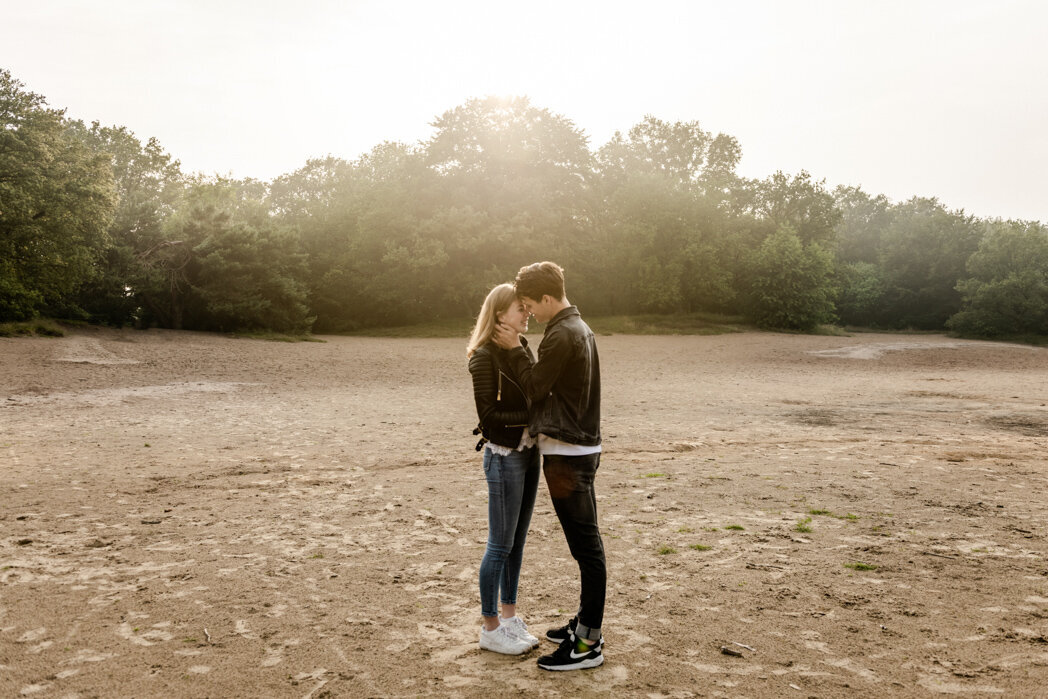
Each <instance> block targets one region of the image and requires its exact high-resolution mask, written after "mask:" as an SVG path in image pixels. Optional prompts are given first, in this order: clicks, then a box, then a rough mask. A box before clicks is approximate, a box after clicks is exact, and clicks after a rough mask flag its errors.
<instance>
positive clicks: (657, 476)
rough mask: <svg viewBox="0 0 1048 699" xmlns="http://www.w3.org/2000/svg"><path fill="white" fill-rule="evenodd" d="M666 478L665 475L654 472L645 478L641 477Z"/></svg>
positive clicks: (646, 474)
mask: <svg viewBox="0 0 1048 699" xmlns="http://www.w3.org/2000/svg"><path fill="white" fill-rule="evenodd" d="M665 477H666V474H665V473H659V472H657V471H653V472H651V473H645V474H644V475H643V476H641V478H665Z"/></svg>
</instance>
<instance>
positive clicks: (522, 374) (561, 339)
mask: <svg viewBox="0 0 1048 699" xmlns="http://www.w3.org/2000/svg"><path fill="white" fill-rule="evenodd" d="M571 353H572V348H571V344H570V337H569V336H567V335H566V334H565V333H562V332H557V331H554V332H551V333H549V334H548V335H546V337H544V338H543V339H542V344H540V345H539V358H538V360H537V361H535V362H534V363H532V361H531V357H530V356H529V354H528V352H527V350H525V349H524V348H523V347H514V348H513V349H512V350H510V353H509V362H510V364H512V365H513V370H514V371H515V372H516V373H517V378H518V379H519V381H520V385H521V386H523V387H524V392H525V393H527V394H528V400H529V401H530V402H532V403H534V402H536V401H538V400H541V399H542V398H544V397H545V396H546V395H547V394H548V393H549V392H550V390H551V389H552V388H553V384H555V383H556V382H557V379H558V378H559V377H560V374H561V372H562V371H564V367H565V366H566V365H567V363H568V361H569V360H570V359H571Z"/></svg>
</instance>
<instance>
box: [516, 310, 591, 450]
mask: <svg viewBox="0 0 1048 699" xmlns="http://www.w3.org/2000/svg"><path fill="white" fill-rule="evenodd" d="M507 358H508V360H509V365H510V366H511V367H512V368H513V373H514V374H515V375H516V376H518V377H520V378H519V381H520V385H521V386H523V387H524V392H525V393H526V394H527V397H528V398H529V399H530V401H531V413H530V417H531V419H530V420H529V421H528V431H530V432H531V434H532V435H535V436H538V435H539V434H544V435H546V436H548V437H553V438H554V439H559V440H561V441H562V442H568V443H570V444H581V445H583V446H587V447H592V446H596V445H598V444H600V359H599V358H598V357H597V342H596V339H595V338H594V336H593V331H592V330H590V327H589V326H588V325H586V323H585V322H584V321H583V320H582V316H580V315H579V309H577V308H575V306H568V307H567V308H565V309H564V310H562V311H561V312H560V313H558V314H557V315H555V316H553V318H552V319H550V321H549V323H547V324H546V331H545V333H544V334H543V335H542V343H541V344H540V345H539V358H538V361H537V362H534V361H532V360H531V353H530V352H529V351H527V349H526V348H524V349H519V348H514V349H511V350H509V352H508V355H507Z"/></svg>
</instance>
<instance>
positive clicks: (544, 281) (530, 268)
mask: <svg viewBox="0 0 1048 699" xmlns="http://www.w3.org/2000/svg"><path fill="white" fill-rule="evenodd" d="M513 286H514V287H515V288H516V289H517V296H527V297H528V298H529V299H534V300H535V301H541V300H542V297H543V296H546V295H549V296H552V297H553V298H555V299H556V300H558V301H562V300H563V299H564V270H563V269H562V268H561V266H560V265H558V264H556V263H555V262H536V263H535V264H533V265H527V266H526V267H521V268H520V271H519V272H517V278H516V279H515V280H514V281H513Z"/></svg>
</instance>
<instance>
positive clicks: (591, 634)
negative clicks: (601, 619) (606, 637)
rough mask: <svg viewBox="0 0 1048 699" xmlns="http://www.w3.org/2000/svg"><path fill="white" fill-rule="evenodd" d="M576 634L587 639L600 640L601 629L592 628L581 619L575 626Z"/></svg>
mask: <svg viewBox="0 0 1048 699" xmlns="http://www.w3.org/2000/svg"><path fill="white" fill-rule="evenodd" d="M575 635H576V636H578V637H579V638H582V639H585V640H587V641H599V640H600V629H593V628H590V627H589V626H586V625H585V624H583V623H582V622H581V621H580V622H579V623H578V625H577V626H576V627H575Z"/></svg>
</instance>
